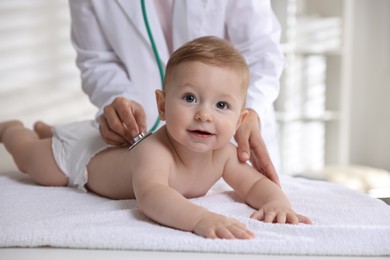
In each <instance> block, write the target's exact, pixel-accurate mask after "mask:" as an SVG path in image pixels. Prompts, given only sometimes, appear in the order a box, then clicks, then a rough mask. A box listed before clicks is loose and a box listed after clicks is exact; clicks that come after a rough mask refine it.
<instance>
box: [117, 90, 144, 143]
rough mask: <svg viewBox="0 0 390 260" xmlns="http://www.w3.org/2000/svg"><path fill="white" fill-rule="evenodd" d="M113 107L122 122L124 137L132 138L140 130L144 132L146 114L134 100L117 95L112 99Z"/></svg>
mask: <svg viewBox="0 0 390 260" xmlns="http://www.w3.org/2000/svg"><path fill="white" fill-rule="evenodd" d="M112 104H113V107H114V110H115V112H116V113H117V114H118V116H119V119H120V121H121V122H122V124H124V125H125V126H126V127H125V130H126V131H125V135H124V137H125V138H127V140H129V139H128V138H131V140H133V138H134V137H135V136H137V135H138V134H140V133H142V132H146V116H145V111H144V109H143V107H142V106H141V105H140V104H138V103H137V102H135V101H132V100H129V99H126V98H123V97H119V98H116V99H115V100H114V101H113V103H112Z"/></svg>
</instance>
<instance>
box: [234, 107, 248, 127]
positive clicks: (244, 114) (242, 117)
mask: <svg viewBox="0 0 390 260" xmlns="http://www.w3.org/2000/svg"><path fill="white" fill-rule="evenodd" d="M248 114H249V111H248V109H243V110H242V111H241V114H240V117H239V118H238V122H237V126H236V131H237V129H238V128H240V126H241V125H242V123H244V122H245V120H246V119H247V118H248Z"/></svg>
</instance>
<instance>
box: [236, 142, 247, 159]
mask: <svg viewBox="0 0 390 260" xmlns="http://www.w3.org/2000/svg"><path fill="white" fill-rule="evenodd" d="M237 153H238V158H239V160H240V161H241V162H246V161H248V160H249V159H250V148H249V143H248V142H239V143H238V146H237Z"/></svg>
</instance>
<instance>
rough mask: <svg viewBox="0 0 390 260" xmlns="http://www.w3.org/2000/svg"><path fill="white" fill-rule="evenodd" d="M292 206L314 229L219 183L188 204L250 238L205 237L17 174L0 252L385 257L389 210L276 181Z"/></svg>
mask: <svg viewBox="0 0 390 260" xmlns="http://www.w3.org/2000/svg"><path fill="white" fill-rule="evenodd" d="M281 180H282V186H283V189H284V191H285V192H286V194H287V196H288V197H289V198H290V200H291V202H292V204H293V207H294V209H295V210H296V211H297V212H300V213H302V214H304V215H307V216H309V217H310V218H311V219H312V220H313V222H314V224H313V225H304V224H299V225H281V224H265V223H262V222H260V221H255V220H252V219H249V216H250V214H251V213H252V212H253V209H252V208H250V207H248V206H247V205H245V204H243V203H242V201H241V200H240V199H239V198H238V197H237V196H236V195H235V193H234V192H233V191H231V189H229V188H228V187H227V186H226V184H224V183H222V182H219V183H217V184H216V185H215V186H214V187H213V189H212V191H211V192H210V193H209V194H208V195H207V196H204V197H201V198H197V199H192V202H193V203H196V204H199V205H202V206H204V207H206V208H208V209H210V210H212V211H215V212H218V213H221V214H224V215H226V216H230V217H233V218H236V219H238V220H239V221H241V222H243V223H245V224H246V225H247V226H248V227H249V229H250V230H252V231H253V232H255V234H256V237H255V238H254V239H252V240H244V241H240V240H212V239H205V238H202V237H199V236H197V235H195V234H193V233H190V232H183V231H180V230H175V229H172V228H168V227H165V226H161V225H159V224H157V223H155V222H153V221H151V220H150V219H148V218H146V217H145V216H144V215H143V214H142V213H141V211H140V210H139V209H138V208H137V203H136V201H135V200H122V201H115V200H109V199H105V198H102V197H99V196H97V195H94V194H92V193H81V192H79V191H77V190H75V189H72V188H68V187H61V188H56V187H41V186H38V185H36V184H34V183H33V182H32V181H31V179H30V178H29V177H28V176H26V175H22V174H21V173H17V172H10V173H6V174H4V175H0V247H15V246H16V247H39V246H51V247H65V248H94V249H127V250H163V251H193V252H222V253H255V254H294V255H345V256H357V255H360V256H383V255H390V207H389V206H388V205H386V204H385V203H383V202H382V201H379V200H376V199H373V198H370V197H368V196H366V195H364V194H362V193H358V192H355V191H352V190H349V189H346V188H344V187H341V186H337V185H335V184H330V183H326V182H319V181H309V180H305V179H299V178H292V177H286V176H282V179H281Z"/></svg>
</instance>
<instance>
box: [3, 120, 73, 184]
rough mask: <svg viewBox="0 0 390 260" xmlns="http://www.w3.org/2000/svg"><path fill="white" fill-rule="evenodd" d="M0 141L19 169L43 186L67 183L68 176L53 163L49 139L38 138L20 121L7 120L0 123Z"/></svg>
mask: <svg viewBox="0 0 390 260" xmlns="http://www.w3.org/2000/svg"><path fill="white" fill-rule="evenodd" d="M0 142H2V143H4V146H5V148H6V149H7V151H8V152H9V153H10V154H11V155H12V157H13V159H14V161H15V164H16V166H17V167H18V168H19V170H21V171H22V172H25V173H27V174H28V175H30V176H31V178H32V179H33V180H34V181H36V182H37V183H39V184H41V185H45V186H65V185H67V184H68V178H67V177H66V176H65V175H64V174H63V173H62V171H61V170H60V169H59V168H58V166H57V164H56V163H55V160H54V156H53V153H52V149H51V139H49V138H46V139H39V137H38V135H37V134H36V133H35V132H34V131H32V130H30V129H27V128H25V127H24V126H23V124H22V122H20V121H8V122H4V123H0Z"/></svg>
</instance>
